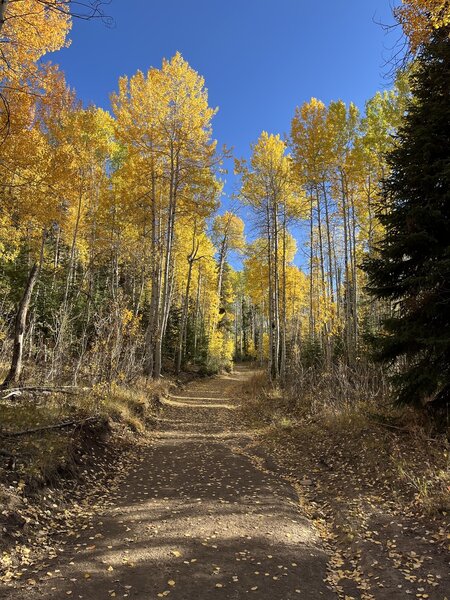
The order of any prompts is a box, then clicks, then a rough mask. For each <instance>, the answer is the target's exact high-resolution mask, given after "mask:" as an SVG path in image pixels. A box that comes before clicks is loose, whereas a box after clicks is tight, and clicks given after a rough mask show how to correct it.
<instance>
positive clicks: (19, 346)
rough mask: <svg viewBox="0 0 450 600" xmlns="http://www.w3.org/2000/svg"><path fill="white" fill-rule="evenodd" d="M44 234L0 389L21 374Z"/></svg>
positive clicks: (28, 280) (21, 308)
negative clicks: (28, 320)
mask: <svg viewBox="0 0 450 600" xmlns="http://www.w3.org/2000/svg"><path fill="white" fill-rule="evenodd" d="M45 237H46V234H45V232H44V234H43V236H42V245H41V253H40V257H39V261H36V262H34V264H33V266H32V267H31V270H30V272H29V274H28V279H27V283H26V285H25V289H24V292H23V295H22V298H21V300H20V302H19V306H18V308H17V314H16V319H15V325H14V346H13V355H12V360H11V367H10V369H9V372H8V375H7V376H6V378H5V380H4V382H3V383H2V385H1V386H0V387H1V388H6V387H8V386H9V385H10V384H12V383H17V382H18V381H19V379H20V375H21V373H22V356H23V346H24V340H25V332H26V326H27V315H28V310H29V308H30V302H31V296H32V294H33V289H34V286H35V285H36V281H37V279H38V277H39V272H40V270H41V266H42V261H43V259H44V243H45Z"/></svg>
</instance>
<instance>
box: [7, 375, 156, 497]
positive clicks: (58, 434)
mask: <svg viewBox="0 0 450 600" xmlns="http://www.w3.org/2000/svg"><path fill="white" fill-rule="evenodd" d="M164 393H165V387H164V386H163V385H162V384H159V383H147V382H145V381H140V382H138V384H136V385H135V386H134V387H133V388H128V387H125V386H121V385H117V384H112V385H98V386H96V387H94V388H93V389H92V390H90V391H89V392H87V393H82V394H80V395H77V396H72V395H65V394H57V393H55V394H51V395H45V396H30V397H28V398H26V397H23V398H22V399H19V400H13V401H7V400H6V401H0V422H1V424H2V429H4V430H5V431H6V432H20V431H26V430H29V429H35V428H41V427H46V426H49V425H50V426H51V425H56V424H58V423H62V422H65V421H71V420H73V421H76V422H78V421H79V422H80V424H82V423H83V421H84V420H85V419H86V418H88V417H89V418H90V417H95V418H98V423H99V425H98V427H97V429H95V428H94V430H92V429H91V430H89V432H87V434H88V436H89V437H90V439H91V441H92V443H93V444H94V445H95V443H97V441H99V440H101V439H102V438H103V437H105V436H108V435H110V432H111V430H113V432H115V433H116V435H117V434H120V435H124V434H126V432H127V431H129V432H133V433H134V434H135V433H139V434H141V435H142V434H144V433H145V432H146V431H147V430H148V429H151V428H152V427H153V426H154V423H155V420H154V419H155V415H156V412H157V409H158V407H157V403H158V399H159V397H160V396H161V395H162V394H164ZM84 438H85V431H84V428H83V426H82V425H81V426H80V427H76V428H73V427H72V428H68V429H55V430H52V431H43V432H38V433H34V434H27V435H23V436H19V437H10V436H7V435H6V436H3V439H2V450H3V452H4V456H0V481H1V480H4V481H5V480H10V479H11V478H12V479H20V480H23V481H25V482H26V485H27V486H28V487H30V488H36V487H39V486H40V485H43V484H47V483H53V482H55V480H57V479H58V478H59V477H60V476H61V475H62V474H64V475H65V474H69V475H72V474H74V473H75V471H76V468H77V467H76V453H77V450H78V448H79V447H80V446H82V445H83V444H84V443H85V440H84ZM95 438H98V440H96V439H95ZM8 453H9V454H11V456H10V457H8V456H7V454H8Z"/></svg>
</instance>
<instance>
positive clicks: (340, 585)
mask: <svg viewBox="0 0 450 600" xmlns="http://www.w3.org/2000/svg"><path fill="white" fill-rule="evenodd" d="M305 388H306V393H305V389H304V390H303V391H302V390H301V389H300V387H299V388H297V389H296V391H295V394H294V396H293V391H292V390H291V391H290V394H289V395H287V394H283V393H280V390H279V389H276V388H274V387H273V386H272V385H271V384H270V382H268V380H267V378H266V376H265V375H264V374H259V375H256V376H255V377H254V378H253V379H251V380H249V382H247V384H246V385H245V386H244V388H243V390H242V392H243V398H244V400H243V402H242V405H241V409H240V414H241V417H242V419H243V420H244V422H245V423H246V424H248V425H249V426H250V427H251V429H252V430H253V431H254V435H255V439H254V440H253V441H252V442H251V443H250V444H249V445H248V447H246V448H245V449H244V451H245V452H246V453H248V454H249V455H250V456H252V457H253V458H254V460H255V461H256V462H257V463H258V464H260V465H261V466H262V467H263V468H265V469H268V470H269V471H270V472H274V473H277V474H278V475H280V476H282V477H284V478H286V480H287V481H289V482H291V483H292V484H293V485H294V486H295V488H296V490H297V492H298V495H299V499H300V505H301V508H302V511H305V513H306V514H307V515H308V516H309V517H310V518H311V519H312V520H313V522H314V524H315V525H316V527H317V528H318V530H319V531H320V534H321V536H322V539H323V540H324V541H325V543H326V545H327V547H328V548H329V550H330V553H331V560H330V563H329V565H328V575H329V580H330V582H332V583H333V587H334V589H336V590H337V592H338V593H339V595H340V597H342V598H346V599H349V598H380V599H381V598H382V599H384V598H385V599H386V600H388V599H395V598H405V597H408V596H410V597H412V598H432V599H433V598H435V599H439V600H443V599H445V598H447V597H448V590H449V588H450V572H449V569H448V566H449V565H448V553H449V550H450V529H449V518H448V517H449V512H450V493H449V492H450V474H449V454H448V450H449V445H448V437H447V435H446V433H445V428H444V430H443V429H442V424H439V423H434V424H432V423H430V421H429V420H428V419H426V418H424V417H423V415H419V414H417V413H416V412H413V411H411V410H409V409H399V408H398V407H397V408H395V407H393V406H392V405H391V404H389V403H387V404H386V403H385V404H384V408H383V404H382V405H381V407H380V404H379V403H375V402H374V403H373V404H372V405H370V404H369V405H368V403H367V402H359V403H355V404H352V405H347V406H345V407H344V406H342V405H341V406H339V407H337V406H336V405H335V404H334V405H333V402H332V401H331V394H328V395H326V396H325V397H324V396H321V392H322V393H323V392H324V390H323V389H322V390H320V389H315V390H311V389H309V390H308V388H307V387H306V386H305ZM308 392H309V397H308ZM325 393H326V392H325ZM405 594H406V596H405Z"/></svg>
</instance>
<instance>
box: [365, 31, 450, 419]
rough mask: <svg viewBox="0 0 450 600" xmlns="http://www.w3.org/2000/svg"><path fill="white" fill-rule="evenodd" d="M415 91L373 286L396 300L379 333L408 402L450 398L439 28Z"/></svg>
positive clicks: (447, 176) (448, 241)
mask: <svg viewBox="0 0 450 600" xmlns="http://www.w3.org/2000/svg"><path fill="white" fill-rule="evenodd" d="M412 91H413V97H412V100H411V103H410V106H409V108H408V111H407V113H406V115H405V118H404V122H403V125H402V127H401V128H400V130H399V132H398V136H397V143H396V144H395V147H394V149H393V150H392V151H391V153H390V155H389V157H388V160H389V164H390V167H391V170H390V175H389V176H388V177H387V179H386V180H385V181H384V183H383V200H384V203H383V204H384V206H383V207H382V210H380V215H379V216H380V220H381V222H382V224H383V225H384V226H385V228H386V233H385V236H384V239H383V240H382V242H381V244H380V245H379V248H378V250H379V252H378V254H377V255H376V256H375V257H372V258H370V259H368V260H367V261H366V263H365V270H366V271H367V273H368V276H369V291H370V292H371V293H372V294H373V295H374V296H376V297H377V298H381V299H385V300H388V301H390V302H391V304H392V315H391V316H390V317H389V318H387V319H386V320H385V322H384V331H383V333H382V334H381V335H380V336H379V337H377V338H376V339H375V347H376V353H377V355H378V357H379V358H380V359H381V360H383V361H386V362H390V363H392V364H393V366H394V373H395V374H394V383H395V384H396V389H397V392H398V394H397V400H398V401H399V402H400V403H407V404H416V405H424V404H427V403H430V402H432V403H433V404H432V406H436V407H437V406H441V407H442V406H448V404H449V399H450V41H449V30H448V28H442V29H440V30H437V31H436V32H435V34H434V36H433V39H432V40H431V41H430V42H429V44H428V45H426V46H425V47H424V48H423V50H422V52H421V55H420V56H419V58H418V68H417V71H416V72H415V75H414V77H413V85H412Z"/></svg>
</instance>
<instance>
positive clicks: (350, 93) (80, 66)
mask: <svg viewBox="0 0 450 600" xmlns="http://www.w3.org/2000/svg"><path fill="white" fill-rule="evenodd" d="M391 5H392V0H159V1H158V0H126V1H125V0H111V3H110V5H109V6H107V7H106V11H107V13H108V15H110V16H111V17H112V18H113V19H114V25H113V26H112V28H108V27H106V26H105V25H104V24H103V23H101V22H100V21H90V22H84V21H76V22H74V26H73V30H72V33H71V39H72V45H71V46H70V48H68V49H64V50H62V51H60V52H58V53H57V54H55V55H54V56H52V57H51V58H52V59H53V60H54V62H57V63H59V64H60V65H61V66H62V68H63V70H64V71H65V73H66V77H67V80H68V82H69V84H70V85H71V86H73V87H74V88H75V89H76V91H77V93H78V96H79V97H80V98H81V99H82V100H83V101H84V102H85V103H89V102H93V103H95V104H96V105H98V106H102V107H103V108H109V94H110V93H111V91H113V90H115V89H116V87H117V80H118V78H119V76H120V75H124V74H126V75H132V74H133V73H135V72H136V70H138V69H141V70H144V71H145V70H147V69H148V68H149V67H150V66H154V67H159V66H160V65H161V61H162V58H163V57H166V58H170V57H171V56H172V55H173V54H174V53H175V52H176V51H177V50H179V51H180V52H181V53H182V55H183V56H184V58H185V59H186V60H187V61H188V62H189V63H190V64H191V66H192V67H193V68H195V69H196V70H197V71H198V72H199V73H201V74H202V75H203V76H204V77H205V80H206V86H207V88H208V90H209V97H210V102H211V104H212V105H213V106H218V107H219V113H218V115H217V116H216V117H215V120H214V133H215V137H216V138H217V139H218V141H219V145H221V144H226V145H227V146H229V147H233V148H234V154H235V156H238V157H242V156H248V154H249V144H250V143H251V142H254V141H256V139H257V138H258V136H259V134H260V133H261V131H262V130H267V131H269V132H270V133H280V134H283V133H285V132H287V131H288V130H289V126H290V120H291V118H292V115H293V112H294V108H295V106H296V105H299V104H301V103H302V102H304V101H305V100H309V99H310V98H311V97H312V96H315V97H317V98H320V99H321V100H323V101H324V102H329V101H330V100H333V99H334V100H337V99H342V100H344V101H346V102H350V101H353V102H355V103H356V104H357V105H358V106H360V107H361V108H363V105H364V102H365V100H366V99H368V98H369V97H371V96H372V95H373V94H374V93H375V92H376V90H378V89H381V88H386V87H388V86H389V81H388V80H387V79H386V77H385V75H386V72H387V71H388V68H387V67H386V66H385V62H386V59H388V58H389V57H390V56H391V54H392V52H391V51H390V46H391V45H392V43H393V42H394V41H395V36H394V39H393V37H392V35H389V36H386V35H385V33H384V31H383V29H382V27H381V26H380V25H379V24H377V23H378V22H382V23H385V24H386V23H392V15H391ZM228 166H229V168H230V169H231V170H232V165H231V164H230V165H228ZM225 191H226V192H227V193H228V194H230V193H232V192H233V191H235V182H234V178H233V176H232V174H231V173H230V175H229V176H228V182H227V185H226V187H225ZM226 204H227V202H226V200H225V205H226Z"/></svg>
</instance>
